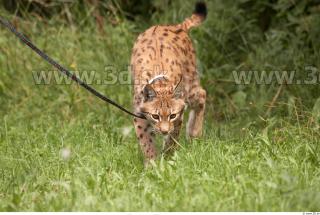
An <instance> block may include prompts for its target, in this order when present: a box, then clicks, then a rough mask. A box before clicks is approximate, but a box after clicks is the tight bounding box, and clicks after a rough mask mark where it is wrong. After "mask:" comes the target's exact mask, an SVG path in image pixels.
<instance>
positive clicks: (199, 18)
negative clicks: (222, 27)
mask: <svg viewBox="0 0 320 215" xmlns="http://www.w3.org/2000/svg"><path fill="white" fill-rule="evenodd" d="M206 17H207V6H206V4H205V3H204V2H197V3H196V5H195V9H194V11H193V13H192V16H191V17H188V18H186V19H185V20H184V21H183V23H181V24H180V25H181V28H182V29H183V30H184V31H188V30H189V29H190V28H193V27H197V26H198V25H200V24H201V23H202V22H203V21H204V20H205V19H206Z"/></svg>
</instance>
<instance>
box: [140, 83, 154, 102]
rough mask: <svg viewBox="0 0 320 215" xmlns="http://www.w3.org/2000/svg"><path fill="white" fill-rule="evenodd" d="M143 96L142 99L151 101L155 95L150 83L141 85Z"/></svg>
mask: <svg viewBox="0 0 320 215" xmlns="http://www.w3.org/2000/svg"><path fill="white" fill-rule="evenodd" d="M143 97H144V101H151V100H152V99H154V98H155V97H156V91H154V89H153V87H152V86H151V84H146V85H145V86H144V87H143Z"/></svg>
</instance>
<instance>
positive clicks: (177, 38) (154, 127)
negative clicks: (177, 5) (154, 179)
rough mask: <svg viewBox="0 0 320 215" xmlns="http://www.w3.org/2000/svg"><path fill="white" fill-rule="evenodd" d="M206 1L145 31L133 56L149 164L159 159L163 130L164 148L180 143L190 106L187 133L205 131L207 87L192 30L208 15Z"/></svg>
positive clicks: (140, 130) (138, 126) (140, 131)
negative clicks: (178, 20)
mask: <svg viewBox="0 0 320 215" xmlns="http://www.w3.org/2000/svg"><path fill="white" fill-rule="evenodd" d="M206 15H207V8H206V5H205V3H202V2H198V3H197V4H196V6H195V10H194V12H193V14H192V16H191V17H189V18H187V19H186V20H185V21H184V22H182V23H181V24H177V25H156V26H153V27H151V28H149V29H147V30H146V31H145V32H144V33H142V34H140V35H139V36H138V38H137V40H136V42H135V44H134V47H133V51H132V56H131V73H132V77H133V82H134V102H133V105H134V111H135V113H137V114H142V115H143V116H145V118H146V120H144V119H140V118H134V126H135V130H136V134H137V137H138V139H139V141H140V146H141V149H142V152H143V154H144V157H145V163H148V162H149V161H150V160H153V159H155V158H156V148H155V140H154V136H155V133H160V134H162V135H164V138H165V147H164V151H165V153H170V152H173V151H174V149H175V148H176V141H175V139H176V138H177V137H178V136H179V131H180V128H181V124H182V120H183V113H184V110H185V107H186V105H188V106H189V107H190V108H191V110H190V114H189V120H188V123H187V135H188V136H189V137H191V138H192V137H198V136H200V135H201V133H202V123H203V116H204V110H205V101H206V91H205V90H204V89H203V88H202V87H201V86H200V82H199V77H198V74H197V72H196V55H195V50H194V48H193V45H192V42H191V40H190V38H189V36H188V31H189V29H190V28H192V27H196V26H198V25H200V24H201V23H202V22H203V21H204V20H205V18H206Z"/></svg>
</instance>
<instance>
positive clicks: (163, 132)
mask: <svg viewBox="0 0 320 215" xmlns="http://www.w3.org/2000/svg"><path fill="white" fill-rule="evenodd" d="M161 133H162V134H163V135H167V134H168V133H169V132H168V131H161Z"/></svg>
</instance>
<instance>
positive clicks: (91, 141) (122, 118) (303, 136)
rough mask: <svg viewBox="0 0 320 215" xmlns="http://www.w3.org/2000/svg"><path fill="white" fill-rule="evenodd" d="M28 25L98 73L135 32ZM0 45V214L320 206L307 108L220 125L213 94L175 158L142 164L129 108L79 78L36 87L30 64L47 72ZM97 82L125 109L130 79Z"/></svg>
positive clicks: (314, 131)
mask: <svg viewBox="0 0 320 215" xmlns="http://www.w3.org/2000/svg"><path fill="white" fill-rule="evenodd" d="M35 23H36V22H23V24H21V30H22V31H24V32H27V35H28V36H29V37H30V38H31V39H32V40H33V41H34V42H35V43H36V44H37V45H38V46H39V47H41V48H43V49H44V50H45V51H46V52H47V53H48V54H50V55H51V56H52V57H54V58H55V59H59V62H61V63H62V64H63V65H66V66H67V67H68V68H73V69H74V70H95V71H97V72H98V73H103V71H104V70H103V69H104V66H105V65H110V62H112V65H114V66H116V67H117V68H120V69H121V70H124V69H126V67H125V65H127V63H128V59H129V56H130V50H131V47H132V42H133V40H134V38H135V36H136V32H137V29H136V28H135V27H134V26H133V25H132V24H130V23H127V22H123V23H120V24H119V25H117V26H116V27H107V28H108V29H107V31H106V32H108V33H107V35H105V36H99V34H96V32H95V30H94V29H93V28H90V27H88V28H76V29H73V30H70V28H66V27H63V26H57V25H53V26H50V25H48V24H47V25H45V24H35ZM197 44H198V43H197ZM0 51H1V52H0V107H1V108H0V124H1V126H0V210H1V211H8V210H9V211H22V210H26V211H79V210H83V211H149V210H151V211H180V210H183V211H316V210H319V209H320V206H319V202H320V192H319V191H320V177H319V176H320V169H319V162H320V160H319V152H320V146H319V142H320V138H319V137H320V133H319V130H318V128H317V127H315V126H314V123H312V122H310V120H308V119H309V115H308V114H305V115H304V116H303V117H302V118H301V117H300V116H299V117H297V118H295V117H293V118H290V117H289V118H288V117H287V118H285V117H271V118H269V119H268V120H263V119H262V118H259V117H258V116H251V117H240V116H239V117H232V118H230V119H226V120H224V121H222V122H221V121H217V120H216V118H215V117H214V116H215V115H214V113H215V109H214V108H213V107H214V104H213V102H212V99H213V98H212V96H210V92H209V100H208V109H207V114H206V121H205V132H204V136H203V138H201V139H197V140H194V141H193V142H188V141H187V140H186V139H185V138H184V133H183V134H182V138H181V139H180V143H181V144H182V146H183V148H180V150H179V151H178V152H177V153H176V154H175V155H174V157H173V158H172V159H171V160H164V159H162V158H161V157H159V159H158V160H157V162H156V163H155V164H154V166H153V167H152V168H149V169H145V168H144V167H143V158H142V156H141V154H140V151H139V148H138V144H137V140H136V138H135V135H134V131H133V126H132V122H131V119H130V118H129V117H128V116H126V115H123V114H122V113H121V112H120V111H118V110H116V109H114V108H113V107H110V106H107V105H105V104H104V103H103V102H101V101H99V100H98V99H96V98H95V97H93V96H91V95H89V94H88V93H87V92H86V91H84V90H83V89H81V88H79V87H78V86H76V85H74V84H72V85H56V84H49V85H36V84H35V82H34V79H33V76H32V72H33V71H40V70H52V68H51V67H50V66H49V65H48V64H46V63H45V62H44V61H43V60H40V58H39V57H37V56H36V55H35V54H34V53H33V52H32V51H30V50H29V49H28V48H26V47H25V46H24V45H22V44H20V43H18V40H17V39H16V38H14V36H13V35H11V34H10V33H9V32H7V31H4V30H1V31H0ZM95 87H96V88H97V89H99V90H100V91H101V92H103V93H104V94H106V95H109V96H112V98H113V99H115V100H116V101H118V102H119V103H121V104H124V105H125V106H127V107H130V105H131V100H130V98H131V86H129V85H119V84H116V85H109V86H105V85H95ZM205 88H207V89H208V88H209V86H205ZM250 111H251V109H249V110H247V112H250ZM159 141H160V140H159ZM159 147H160V144H159Z"/></svg>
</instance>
